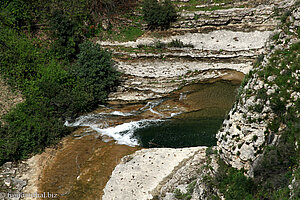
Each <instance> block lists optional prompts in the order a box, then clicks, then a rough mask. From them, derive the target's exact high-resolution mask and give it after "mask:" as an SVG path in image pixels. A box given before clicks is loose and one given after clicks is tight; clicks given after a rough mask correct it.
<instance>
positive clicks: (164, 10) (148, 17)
mask: <svg viewBox="0 0 300 200" xmlns="http://www.w3.org/2000/svg"><path fill="white" fill-rule="evenodd" d="M142 9H143V10H142V12H143V17H144V20H145V21H146V22H147V24H148V27H149V28H150V29H156V28H161V29H166V28H169V27H170V24H171V22H174V21H176V19H177V13H176V10H175V7H174V6H173V5H172V3H171V1H170V0H165V1H163V2H162V3H158V1H157V0H144V2H143V4H142Z"/></svg>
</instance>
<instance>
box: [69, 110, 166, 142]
mask: <svg viewBox="0 0 300 200" xmlns="http://www.w3.org/2000/svg"><path fill="white" fill-rule="evenodd" d="M107 115H116V116H129V115H132V114H131V113H122V112H119V111H114V112H112V113H99V114H89V115H86V116H81V117H78V118H77V119H76V120H75V121H74V122H73V123H70V122H68V121H66V122H65V126H69V127H76V126H88V127H90V128H91V129H93V130H95V131H97V133H99V134H100V135H106V136H109V137H111V138H113V139H114V140H116V141H117V143H118V144H125V145H128V146H137V145H138V140H137V139H136V138H134V131H135V130H136V129H139V128H143V127H146V126H148V125H150V124H151V123H155V122H158V121H162V120H160V119H157V120H140V121H132V122H128V123H124V124H120V125H117V126H115V127H108V128H105V127H107V120H108V119H107V118H106V117H105V116H107Z"/></svg>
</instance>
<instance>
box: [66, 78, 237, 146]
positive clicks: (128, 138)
mask: <svg viewBox="0 0 300 200" xmlns="http://www.w3.org/2000/svg"><path fill="white" fill-rule="evenodd" d="M237 88H238V85H233V84H231V83H229V82H216V83H212V84H193V85H189V86H186V87H184V88H182V89H181V90H179V91H176V92H174V93H172V94H170V96H168V97H167V98H164V99H157V100H153V101H149V102H147V103H145V104H142V105H139V106H136V107H134V106H133V107H130V105H125V106H123V107H121V108H120V107H119V108H108V107H106V108H105V109H104V110H103V111H102V110H100V111H99V113H94V114H89V115H86V116H81V117H79V118H77V119H76V120H75V121H73V122H66V123H65V125H67V126H86V127H89V128H90V129H91V130H94V131H96V132H97V133H98V134H100V135H102V136H103V135H105V136H109V137H110V138H112V139H114V140H115V141H116V142H117V143H119V144H125V145H128V146H137V145H139V146H142V147H147V148H149V147H192V146H213V145H216V138H215V135H216V133H217V131H218V129H219V128H220V126H221V124H222V122H223V119H224V116H225V114H226V113H227V112H228V111H229V110H230V108H231V106H232V104H233V102H234V100H235V96H236V93H237Z"/></svg>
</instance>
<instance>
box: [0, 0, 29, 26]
mask: <svg viewBox="0 0 300 200" xmlns="http://www.w3.org/2000/svg"><path fill="white" fill-rule="evenodd" d="M0 8H1V9H0V13H1V14H0V21H1V22H4V24H5V25H8V26H9V27H11V28H15V29H18V30H20V29H22V28H23V27H28V28H30V26H32V23H33V15H32V14H33V13H32V12H33V10H32V2H31V1H24V0H11V1H8V0H3V1H1V2H0ZM2 17H4V19H3V20H2Z"/></svg>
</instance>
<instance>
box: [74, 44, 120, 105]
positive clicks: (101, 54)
mask: <svg viewBox="0 0 300 200" xmlns="http://www.w3.org/2000/svg"><path fill="white" fill-rule="evenodd" d="M79 48H80V53H79V54H78V59H77V61H76V64H75V65H74V67H73V74H74V75H75V76H76V77H77V78H78V79H79V80H80V81H81V83H82V84H83V87H84V88H85V91H87V92H88V93H91V94H92V96H93V98H94V100H93V101H94V102H95V103H103V102H104V101H105V99H106V97H107V95H108V93H109V92H111V91H112V90H113V89H114V88H115V86H116V85H117V84H118V80H119V73H118V72H117V71H116V69H114V66H113V62H112V59H111V55H110V53H109V52H107V51H105V50H102V49H101V47H100V45H98V44H93V43H92V42H89V41H87V42H84V43H82V44H81V45H80V46H79Z"/></svg>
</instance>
